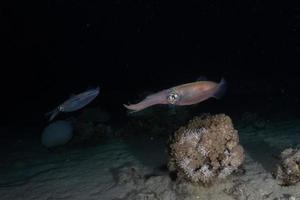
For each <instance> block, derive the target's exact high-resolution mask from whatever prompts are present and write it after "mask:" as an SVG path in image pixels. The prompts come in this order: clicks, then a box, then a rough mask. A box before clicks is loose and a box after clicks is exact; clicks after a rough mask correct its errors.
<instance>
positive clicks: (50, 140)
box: [41, 121, 73, 148]
mask: <svg viewBox="0 0 300 200" xmlns="http://www.w3.org/2000/svg"><path fill="white" fill-rule="evenodd" d="M72 136H73V126H72V123H71V122H69V121H56V122H53V123H51V124H49V125H48V126H47V127H46V128H45V129H44V130H43V133H42V137H41V142H42V144H43V145H44V146H45V147H48V148H49V147H55V146H60V145H64V144H66V143H67V142H69V141H70V140H71V138H72Z"/></svg>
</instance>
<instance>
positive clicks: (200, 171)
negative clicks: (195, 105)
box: [169, 114, 244, 185]
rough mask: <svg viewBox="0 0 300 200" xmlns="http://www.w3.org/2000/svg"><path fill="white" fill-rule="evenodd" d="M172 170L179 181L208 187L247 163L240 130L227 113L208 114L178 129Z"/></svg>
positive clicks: (173, 141)
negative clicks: (240, 139)
mask: <svg viewBox="0 0 300 200" xmlns="http://www.w3.org/2000/svg"><path fill="white" fill-rule="evenodd" d="M169 155H170V159H169V169H170V170H171V171H174V172H176V173H177V176H178V178H181V179H185V180H188V181H190V182H193V183H203V184H204V185H208V184H210V183H212V182H214V180H216V179H219V178H225V177H227V176H228V175H229V174H231V173H232V172H233V171H234V170H236V169H237V168H238V167H239V166H240V165H241V164H242V163H243V161H244V150H243V147H242V146H241V145H239V137H238V132H237V130H235V129H234V127H233V124H232V121H231V119H230V117H228V116H226V115H225V114H218V115H209V114H205V115H202V116H200V117H195V118H194V119H192V120H191V121H190V122H189V123H188V125H186V126H184V127H181V128H179V129H178V130H177V131H176V132H175V134H174V137H173V138H172V139H171V140H170V151H169Z"/></svg>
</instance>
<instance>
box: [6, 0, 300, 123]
mask: <svg viewBox="0 0 300 200" xmlns="http://www.w3.org/2000/svg"><path fill="white" fill-rule="evenodd" d="M288 2H290V1H284V2H283V1H272V2H263V1H259V0H255V1H253V0H252V1H219V0H215V1H212V0H210V1H208V0H201V1H154V0H144V1H128V0H110V1H107V0H106V1H102V0H98V1H96V0H89V1H87V0H53V1H48V2H45V1H36V2H34V1H22V2H21V1H20V2H17V1H7V2H3V3H2V9H1V10H2V12H1V15H2V17H1V18H2V20H1V21H2V22H1V24H2V26H1V32H2V33H3V34H2V35H3V36H2V39H1V41H2V42H1V43H2V45H1V49H2V50H3V51H2V53H1V54H2V56H3V59H2V62H1V63H2V64H1V74H2V78H1V82H2V83H1V88H2V89H1V90H2V92H1V93H2V95H1V99H2V101H3V103H2V116H1V118H2V119H1V123H2V124H8V123H12V124H13V123H16V122H22V121H30V120H36V119H40V120H44V119H43V115H42V114H43V113H45V112H47V111H49V110H51V109H53V108H54V107H55V106H57V104H59V103H61V102H62V101H63V100H65V99H66V98H68V96H69V95H70V94H72V93H78V92H81V91H84V90H85V89H86V88H88V87H91V86H96V85H99V86H100V88H101V91H100V95H99V98H97V101H96V102H94V103H95V104H97V103H98V104H100V106H102V107H105V108H107V109H108V110H116V111H117V112H119V113H124V112H125V109H124V108H123V107H122V104H123V103H128V102H132V101H134V100H135V99H137V97H138V96H139V95H141V94H143V92H155V91H158V90H160V89H165V88H168V87H171V86H174V85H178V84H182V83H186V82H192V81H195V80H196V79H197V78H198V77H199V76H206V77H208V78H209V79H210V80H213V81H219V80H220V78H221V77H224V78H226V80H227V81H228V83H229V86H230V87H229V90H228V95H227V96H226V101H227V102H230V101H237V102H240V103H243V102H246V101H249V102H251V101H256V102H260V101H261V104H262V105H263V104H265V103H266V102H267V99H273V100H278V101H287V102H289V101H293V102H296V103H294V104H292V103H288V105H289V106H290V107H293V106H294V107H293V109H295V106H297V105H298V103H297V99H298V95H299V72H298V68H299V66H300V65H299V64H300V62H299V53H300V43H299V42H300V38H299V37H300V36H299V22H300V7H299V6H298V5H296V4H295V5H293V4H292V3H288ZM292 99H293V100H292ZM294 99H295V100H294ZM224 101H225V100H224ZM232 109H234V108H232ZM245 109H246V108H245Z"/></svg>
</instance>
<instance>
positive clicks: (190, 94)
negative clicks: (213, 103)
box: [124, 79, 227, 112]
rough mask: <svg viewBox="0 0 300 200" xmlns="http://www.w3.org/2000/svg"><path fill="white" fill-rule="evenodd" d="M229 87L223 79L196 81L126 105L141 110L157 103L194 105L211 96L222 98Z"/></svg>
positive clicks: (132, 109)
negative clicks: (216, 81) (217, 80)
mask: <svg viewBox="0 0 300 200" xmlns="http://www.w3.org/2000/svg"><path fill="white" fill-rule="evenodd" d="M226 88H227V84H226V81H225V80H224V79H222V80H221V81H220V82H219V83H215V82H212V81H196V82H192V83H187V84H183V85H179V86H175V87H172V88H170V89H166V90H162V91H160V92H157V93H155V94H152V95H149V96H147V97H146V98H145V99H144V100H143V101H141V102H139V103H137V104H131V105H124V106H125V107H126V108H127V109H129V110H131V111H135V112H136V111H140V110H143V109H145V108H148V107H150V106H153V105H157V104H171V105H178V106H183V105H193V104H197V103H200V102H202V101H205V100H206V99H209V98H211V97H214V98H217V99H219V98H221V97H222V96H223V94H224V93H225V91H226Z"/></svg>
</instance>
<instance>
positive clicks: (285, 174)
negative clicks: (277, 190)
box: [275, 148, 300, 186]
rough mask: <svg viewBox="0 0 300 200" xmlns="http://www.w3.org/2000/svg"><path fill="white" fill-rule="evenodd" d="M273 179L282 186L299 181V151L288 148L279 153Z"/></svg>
mask: <svg viewBox="0 0 300 200" xmlns="http://www.w3.org/2000/svg"><path fill="white" fill-rule="evenodd" d="M275 177H276V179H277V180H279V181H280V184H281V185H283V186H289V185H295V184H296V183H298V182H299V181H300V150H297V149H292V148H289V149H285V150H284V151H283V152H281V154H280V163H279V164H278V167H277V171H276V172H275Z"/></svg>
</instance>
